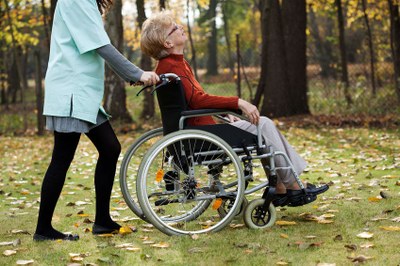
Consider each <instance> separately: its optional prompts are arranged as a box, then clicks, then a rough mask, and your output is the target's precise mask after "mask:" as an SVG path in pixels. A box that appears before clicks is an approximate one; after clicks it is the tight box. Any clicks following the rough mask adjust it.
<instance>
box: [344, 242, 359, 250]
mask: <svg viewBox="0 0 400 266" xmlns="http://www.w3.org/2000/svg"><path fill="white" fill-rule="evenodd" d="M344 247H345V248H347V249H348V250H349V251H355V250H357V245H356V244H348V245H344Z"/></svg>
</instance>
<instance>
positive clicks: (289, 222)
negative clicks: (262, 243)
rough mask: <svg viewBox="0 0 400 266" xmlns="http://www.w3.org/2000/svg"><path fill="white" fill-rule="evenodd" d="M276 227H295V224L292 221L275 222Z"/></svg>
mask: <svg viewBox="0 0 400 266" xmlns="http://www.w3.org/2000/svg"><path fill="white" fill-rule="evenodd" d="M275 224H276V225H282V226H283V225H295V224H296V222H293V221H276V222H275Z"/></svg>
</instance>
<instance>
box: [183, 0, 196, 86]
mask: <svg viewBox="0 0 400 266" xmlns="http://www.w3.org/2000/svg"><path fill="white" fill-rule="evenodd" d="M189 1H190V0H187V1H186V7H187V12H186V18H187V19H186V21H187V29H188V36H189V42H190V51H191V52H192V59H191V60H190V63H191V64H190V65H191V66H192V68H193V72H194V76H195V77H196V79H197V80H198V79H199V76H198V75H197V61H196V49H195V48H194V43H193V37H192V27H191V26H190V19H189V13H190V2H189Z"/></svg>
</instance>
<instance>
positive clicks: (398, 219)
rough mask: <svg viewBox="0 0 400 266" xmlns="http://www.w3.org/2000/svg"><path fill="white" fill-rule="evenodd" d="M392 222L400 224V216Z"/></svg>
mask: <svg viewBox="0 0 400 266" xmlns="http://www.w3.org/2000/svg"><path fill="white" fill-rule="evenodd" d="M392 221H393V222H396V223H400V216H399V217H396V218H393V219H392Z"/></svg>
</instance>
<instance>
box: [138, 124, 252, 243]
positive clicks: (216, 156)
mask: <svg viewBox="0 0 400 266" xmlns="http://www.w3.org/2000/svg"><path fill="white" fill-rule="evenodd" d="M136 185H137V189H136V191H137V193H138V201H139V203H140V206H141V207H142V210H143V213H144V215H145V217H146V218H147V219H148V220H149V221H150V222H151V223H152V224H153V225H154V226H155V227H156V228H158V229H159V230H160V231H162V232H163V233H165V234H168V235H185V234H200V233H206V232H214V231H218V230H220V229H222V228H224V227H225V226H226V225H227V224H229V223H230V222H231V220H232V219H233V218H234V216H235V215H236V214H237V213H238V209H239V208H240V206H241V204H242V200H243V194H244V189H245V182H244V177H243V170H242V166H241V161H240V159H239V158H238V156H237V155H236V153H235V152H234V151H233V149H232V148H231V147H230V146H229V145H228V144H227V143H226V142H225V141H224V140H222V139H221V138H219V137H217V136H215V135H214V134H211V133H208V132H205V131H199V130H181V131H178V132H174V133H172V134H169V135H167V136H165V137H164V138H162V139H160V140H159V141H158V142H157V143H156V144H154V146H153V147H152V148H151V149H150V150H149V152H148V153H147V154H146V156H145V158H144V159H143V160H142V163H141V164H140V167H139V175H138V181H137V183H136ZM226 199H231V200H232V207H231V208H230V209H229V210H228V212H227V213H226V215H225V216H224V217H222V218H221V217H220V216H219V215H218V211H217V209H218V208H219V207H220V204H221V203H222V201H223V200H226ZM211 203H212V207H210V208H209V205H210V204H211Z"/></svg>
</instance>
